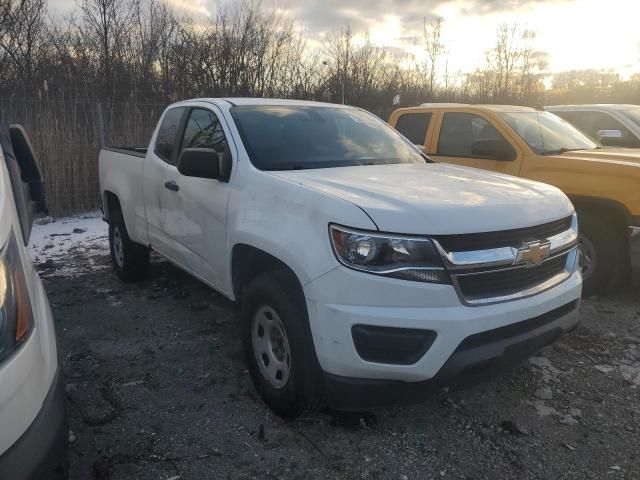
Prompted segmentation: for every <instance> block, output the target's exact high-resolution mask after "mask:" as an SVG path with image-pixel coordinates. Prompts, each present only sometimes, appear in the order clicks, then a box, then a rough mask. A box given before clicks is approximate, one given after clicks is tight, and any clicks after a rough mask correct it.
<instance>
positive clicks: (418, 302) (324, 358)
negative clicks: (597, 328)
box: [304, 267, 582, 408]
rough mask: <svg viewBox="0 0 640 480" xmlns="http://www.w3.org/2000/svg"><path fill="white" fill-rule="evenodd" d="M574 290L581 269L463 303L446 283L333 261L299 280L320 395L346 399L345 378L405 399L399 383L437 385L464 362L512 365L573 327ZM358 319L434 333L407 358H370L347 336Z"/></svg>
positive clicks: (577, 294)
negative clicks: (501, 333)
mask: <svg viewBox="0 0 640 480" xmlns="http://www.w3.org/2000/svg"><path fill="white" fill-rule="evenodd" d="M581 290H582V279H581V277H580V273H578V272H575V273H574V274H572V275H571V276H570V277H569V278H568V279H567V280H565V281H564V282H562V283H560V284H558V285H556V286H555V287H553V288H551V289H549V290H547V291H544V292H542V293H540V294H538V295H535V296H532V297H528V298H522V299H519V300H513V301H509V302H504V303H499V304H493V305H484V306H473V307H470V306H465V305H462V304H461V302H460V299H459V298H458V295H457V294H456V292H455V290H454V288H453V287H452V286H451V285H438V284H428V283H419V282H407V281H403V280H396V279H390V278H385V277H380V276H376V275H370V274H366V273H361V272H357V271H354V270H350V269H347V268H346V267H338V268H336V269H334V270H332V271H331V272H329V273H327V274H325V275H323V276H322V277H320V278H317V279H315V280H314V281H312V282H310V283H308V284H307V285H305V286H304V291H305V296H306V299H307V309H308V312H309V322H310V327H311V333H312V336H313V341H314V345H315V350H316V354H317V357H318V361H319V363H320V366H321V368H322V370H323V371H324V372H325V389H326V392H327V396H328V397H332V396H335V397H338V398H339V397H344V398H347V397H349V398H352V397H351V394H345V391H344V389H342V387H341V386H343V385H344V384H345V383H346V384H348V385H350V386H356V385H360V386H363V385H364V384H370V385H382V386H378V387H372V388H373V390H376V389H377V388H380V389H382V390H385V391H387V390H396V392H397V393H393V392H389V393H390V394H391V395H392V396H394V395H395V396H396V397H398V398H397V400H399V399H401V398H404V396H405V395H404V394H400V392H402V391H403V390H404V389H410V390H413V389H418V390H421V389H422V388H426V387H425V386H419V385H418V384H420V383H422V382H425V381H428V380H432V379H434V378H435V377H437V376H439V378H438V382H436V383H442V382H441V381H442V380H444V379H447V380H449V379H451V378H452V377H455V376H458V374H460V373H461V371H462V370H465V369H466V368H467V366H473V365H475V364H477V363H482V361H484V360H490V359H493V358H494V357H499V358H500V361H499V362H498V363H506V364H510V365H513V363H514V362H515V361H516V359H515V355H512V353H519V351H525V348H526V351H525V352H526V353H525V356H527V355H530V354H531V353H532V352H533V351H535V350H537V349H538V348H540V347H542V346H544V345H545V344H547V343H550V342H551V341H553V340H554V339H555V338H556V337H557V336H558V335H559V334H561V333H563V332H566V331H568V330H570V329H571V328H573V327H575V325H576V324H577V322H578V317H577V315H576V314H575V313H574V312H573V311H574V310H575V307H577V305H578V302H579V299H580V294H581ZM569 304H572V305H573V306H574V307H573V308H572V309H571V310H572V311H571V312H569V311H567V312H563V311H561V313H562V315H560V316H559V317H558V318H555V319H553V321H551V322H547V323H545V324H544V325H541V326H539V327H536V328H534V329H528V330H527V331H526V332H525V333H523V334H516V335H515V336H509V338H507V339H502V340H500V341H498V342H497V343H496V342H493V341H489V342H485V343H486V345H484V346H483V348H481V349H479V350H473V351H465V352H460V351H458V349H459V348H460V347H461V345H462V344H463V342H464V341H465V340H466V339H468V338H472V337H474V336H476V335H480V334H484V333H485V332H488V331H494V330H496V329H501V328H511V327H513V326H514V325H517V324H520V323H522V322H526V321H531V320H532V319H536V318H538V317H541V316H544V315H546V314H549V312H553V311H559V310H558V309H560V308H561V307H565V306H566V305H569ZM358 325H365V326H372V327H395V328H400V329H422V330H429V331H432V332H435V333H436V334H437V335H436V337H435V340H434V341H433V343H432V344H431V345H430V346H429V348H428V349H427V350H426V353H424V354H423V355H422V356H421V357H420V358H419V359H418V360H417V361H414V362H413V363H410V364H391V363H377V362H372V361H366V360H364V359H363V358H362V357H361V355H359V353H358V351H357V349H356V347H355V344H354V340H353V336H352V335H353V333H352V332H353V327H354V326H358ZM549 332H551V333H549ZM515 345H517V347H516V346H515ZM454 354H455V355H454ZM491 363H495V362H493V361H492V362H491ZM389 381H391V383H390V384H389V383H388V382H389ZM430 383H432V384H433V383H434V382H430ZM411 384H415V385H411ZM425 385H426V384H425ZM389 386H391V387H393V388H388V387H389ZM366 390H367V388H363V391H366ZM334 392H335V393H336V395H333V393H334ZM345 395H346V396H345ZM367 396H368V395H367V394H365V395H364V397H362V398H361V399H362V400H365V401H366V397H367ZM374 396H376V395H372V397H374ZM329 401H330V402H331V398H329ZM392 401H396V400H392ZM344 403H345V404H346V403H348V402H346V401H345V402H344ZM353 403H357V402H353ZM376 403H378V402H376ZM383 403H386V402H383ZM334 405H338V404H337V403H334ZM342 408H345V405H342Z"/></svg>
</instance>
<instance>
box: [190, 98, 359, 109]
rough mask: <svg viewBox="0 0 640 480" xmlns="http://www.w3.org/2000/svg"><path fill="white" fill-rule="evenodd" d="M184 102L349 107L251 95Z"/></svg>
mask: <svg viewBox="0 0 640 480" xmlns="http://www.w3.org/2000/svg"><path fill="white" fill-rule="evenodd" d="M184 102H209V103H214V104H220V103H221V102H227V103H230V104H232V105H234V106H235V105H242V106H245V105H249V106H255V105H289V106H307V107H340V108H349V105H338V104H335V103H327V102H312V101H309V100H290V99H283V98H251V97H222V98H190V99H188V100H184ZM178 103H182V102H178Z"/></svg>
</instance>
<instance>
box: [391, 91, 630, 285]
mask: <svg viewBox="0 0 640 480" xmlns="http://www.w3.org/2000/svg"><path fill="white" fill-rule="evenodd" d="M389 123H390V124H391V125H392V126H393V127H395V128H397V129H398V130H399V131H400V132H401V133H402V134H404V135H405V136H406V137H407V138H409V139H411V141H412V142H414V143H416V144H419V145H420V146H423V148H424V151H425V152H426V153H427V154H428V155H429V156H430V157H431V158H433V159H434V160H436V161H438V162H446V163H453V164H457V165H466V166H469V167H477V168H482V169H486V170H490V171H494V172H500V173H507V174H510V175H516V176H519V177H524V178H528V179H531V180H537V181H540V182H545V183H548V184H551V185H554V186H556V187H558V188H559V189H561V190H562V191H563V192H564V193H565V194H566V195H567V196H568V197H569V198H570V199H571V201H572V202H573V204H574V205H575V208H576V211H577V212H578V219H579V224H580V264H581V269H582V277H583V281H584V292H585V295H590V294H592V293H597V292H600V291H606V290H609V289H611V288H613V287H616V286H618V285H619V284H620V282H621V280H622V279H623V278H625V276H627V275H628V273H629V272H630V267H631V251H632V248H631V247H632V242H637V241H640V195H638V190H639V188H640V153H638V152H637V151H634V150H631V149H620V148H603V147H602V146H600V145H598V144H597V143H595V142H593V141H592V140H590V139H589V138H587V137H586V136H584V135H583V134H582V133H580V132H579V131H578V130H576V129H575V128H574V127H573V126H571V125H569V124H568V123H567V122H565V121H564V120H562V119H560V118H559V117H557V116H555V115H553V114H552V113H548V112H542V111H538V110H534V109H533V108H528V107H518V106H509V105H465V104H446V103H432V104H423V105H421V106H419V107H410V108H401V109H398V110H396V111H395V112H393V114H392V115H391V117H390V119H389Z"/></svg>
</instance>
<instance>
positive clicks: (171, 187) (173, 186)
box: [164, 180, 180, 192]
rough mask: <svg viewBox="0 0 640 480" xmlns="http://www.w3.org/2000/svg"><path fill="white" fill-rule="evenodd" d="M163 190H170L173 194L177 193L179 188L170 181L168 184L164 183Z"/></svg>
mask: <svg viewBox="0 0 640 480" xmlns="http://www.w3.org/2000/svg"><path fill="white" fill-rule="evenodd" d="M164 188H166V189H168V190H172V191H174V192H177V191H178V190H180V187H179V186H178V184H177V183H176V182H174V181H173V180H171V181H170V182H164Z"/></svg>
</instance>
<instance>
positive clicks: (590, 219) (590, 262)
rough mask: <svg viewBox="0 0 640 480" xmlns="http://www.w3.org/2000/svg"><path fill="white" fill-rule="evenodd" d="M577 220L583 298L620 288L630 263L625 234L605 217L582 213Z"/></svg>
mask: <svg viewBox="0 0 640 480" xmlns="http://www.w3.org/2000/svg"><path fill="white" fill-rule="evenodd" d="M578 219H579V228H580V236H579V250H580V255H579V259H580V268H581V270H582V279H583V282H584V283H583V288H582V294H583V296H589V295H593V294H596V293H605V292H607V291H609V290H611V289H612V288H615V287H617V286H618V285H619V284H620V281H621V278H622V274H623V273H624V271H625V265H626V264H627V263H628V262H629V258H628V257H629V255H628V248H629V246H628V242H627V239H626V237H625V235H624V233H625V232H624V230H623V229H621V228H620V226H619V225H618V224H616V223H615V222H613V221H611V220H609V219H606V218H604V217H602V216H595V215H589V214H588V213H581V214H579V215H578Z"/></svg>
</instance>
